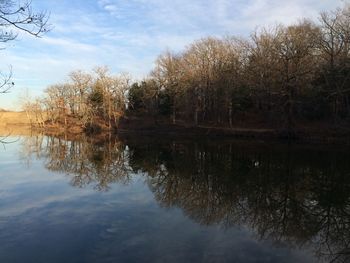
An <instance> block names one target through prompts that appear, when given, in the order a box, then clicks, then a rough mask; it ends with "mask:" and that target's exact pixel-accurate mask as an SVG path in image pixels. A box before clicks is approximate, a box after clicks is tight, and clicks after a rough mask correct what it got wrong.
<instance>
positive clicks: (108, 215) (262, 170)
mask: <svg viewBox="0 0 350 263" xmlns="http://www.w3.org/2000/svg"><path fill="white" fill-rule="evenodd" d="M0 155H1V156H0V158H1V159H0V160H1V161H0V197H1V198H0V262H35V263H40V262H45V263H48V262H65V263H69V262H320V261H324V262H331V261H332V262H348V261H350V249H349V246H350V161H349V160H350V152H349V151H347V150H346V149H344V150H339V149H326V150H325V149H322V148H320V147H317V148H315V147H305V146H288V145H271V144H266V143H253V142H237V141H213V140H210V141H202V142H201V141H198V142H194V141H191V140H174V139H168V140H167V139H164V140H159V139H146V138H143V139H140V138H138V139H135V138H127V139H125V138H124V139H119V140H118V139H106V140H103V141H102V140H100V141H98V142H96V141H95V142H91V140H89V139H84V138H81V139H79V140H69V139H66V140H64V139H58V138H54V137H45V136H35V137H21V138H20V139H19V140H18V141H16V142H14V143H11V144H8V145H6V146H5V149H4V148H1V149H0Z"/></svg>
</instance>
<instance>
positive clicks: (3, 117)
mask: <svg viewBox="0 0 350 263" xmlns="http://www.w3.org/2000/svg"><path fill="white" fill-rule="evenodd" d="M255 126H256V127H254V125H250V126H248V125H245V126H244V124H241V126H238V125H236V126H235V127H232V128H228V127H219V126H213V125H209V124H206V125H198V126H193V125H191V124H188V123H184V122H177V123H176V124H172V123H170V122H169V120H168V119H166V118H163V119H154V118H152V117H125V118H122V119H120V121H119V124H118V127H112V128H109V127H108V126H107V125H106V124H105V123H103V122H102V121H98V120H97V121H96V123H94V124H93V127H95V128H94V129H90V130H87V129H84V127H83V126H82V124H81V123H79V122H78V121H77V120H76V119H73V118H68V122H67V123H66V125H64V123H60V122H58V123H46V124H45V127H41V126H38V125H33V124H32V123H30V120H29V119H28V117H27V115H26V113H25V112H8V111H5V112H1V113H0V136H6V135H8V134H17V135H18V134H22V133H24V134H28V133H30V132H31V130H36V131H39V132H41V133H45V134H49V135H59V134H67V133H69V134H72V135H73V134H74V135H79V134H84V133H85V134H87V135H88V136H90V137H93V136H95V137H98V136H101V134H108V133H113V134H123V135H125V134H133V135H155V136H172V137H174V136H176V137H177V136H179V137H192V138H193V137H208V138H211V137H216V138H218V137H223V138H230V137H232V138H244V139H263V140H293V141H298V142H305V143H326V144H346V145H350V128H349V127H345V126H339V125H338V126H334V125H333V126H332V125H329V124H325V123H313V124H310V123H308V124H304V125H299V126H297V127H296V128H295V129H293V131H292V133H290V132H288V131H287V130H286V129H283V128H276V127H274V128H269V127H267V128H266V127H263V125H261V124H260V125H258V124H257V125H255Z"/></svg>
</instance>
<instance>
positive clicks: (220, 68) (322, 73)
mask: <svg viewBox="0 0 350 263" xmlns="http://www.w3.org/2000/svg"><path fill="white" fill-rule="evenodd" d="M349 49H350V6H349V5H345V6H344V7H343V8H339V9H337V10H335V11H329V12H323V13H321V14H320V16H319V20H318V23H316V22H312V21H311V20H307V19H304V20H301V21H299V22H297V23H295V24H293V25H289V26H284V25H276V26H273V27H270V28H263V29H260V30H257V31H255V32H253V33H252V34H251V35H250V37H249V38H238V37H234V36H228V37H224V38H215V37H208V38H203V39H200V40H198V41H195V42H194V43H192V44H191V45H189V46H188V47H187V48H186V49H185V50H184V51H182V52H180V53H174V52H170V51H167V52H165V53H163V54H161V55H160V56H159V57H158V59H157V61H156V65H155V68H154V69H153V71H152V73H151V74H150V76H149V78H147V79H146V80H144V81H143V82H141V83H136V84H134V85H132V87H131V89H130V93H129V100H130V107H131V109H132V111H134V112H141V113H142V112H144V113H145V112H146V113H152V114H156V115H159V114H163V115H168V116H171V120H172V122H173V123H176V122H181V121H185V122H190V123H193V125H199V124H205V123H212V124H216V125H223V126H230V127H232V126H233V125H234V124H237V123H240V122H242V121H243V120H244V122H247V121H248V122H249V121H251V122H253V123H255V124H256V123H259V122H261V123H265V124H266V123H267V124H269V125H272V126H273V125H275V126H279V127H280V126H281V125H284V127H286V128H289V129H292V128H293V127H294V126H295V123H296V121H298V122H303V121H324V120H326V121H331V122H335V123H339V122H340V121H344V120H348V119H349V117H350V97H349V94H350V93H349V92H350V89H349V84H350V79H349V77H350V76H349V73H350V63H349V62H350V60H349V54H350V53H349Z"/></svg>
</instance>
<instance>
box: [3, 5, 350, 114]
mask: <svg viewBox="0 0 350 263" xmlns="http://www.w3.org/2000/svg"><path fill="white" fill-rule="evenodd" d="M342 3H343V1H342V0H284V1H283V0H247V1H244V0H216V1H215V0H212V1H210V0H59V1H57V0H32V5H33V9H34V10H47V11H48V12H50V14H51V15H50V24H52V30H51V32H49V33H48V34H46V35H45V36H44V37H43V38H40V39H36V38H33V37H30V36H28V35H25V34H21V35H20V36H19V37H18V39H17V40H15V41H12V42H10V43H8V44H7V45H6V49H5V50H0V54H1V63H0V70H2V71H6V70H7V69H8V67H9V66H10V65H11V66H12V68H13V74H14V77H13V80H14V82H15V87H14V88H13V89H12V90H11V92H10V93H9V94H2V95H0V108H7V109H16V108H18V98H19V96H20V95H21V94H23V93H24V91H25V90H29V93H30V94H31V95H32V96H38V95H40V94H42V91H43V90H44V89H45V88H46V87H47V86H48V85H50V84H54V83H59V82H63V81H65V80H66V79H67V74H68V73H69V72H71V71H72V70H76V69H82V70H86V71H90V70H91V69H93V68H94V67H95V66H99V65H107V66H108V67H109V68H110V70H111V72H112V73H119V72H129V73H130V74H131V75H132V76H133V77H134V79H141V78H142V77H144V76H146V75H147V73H148V72H149V71H150V70H151V69H152V67H153V65H154V64H153V63H154V61H155V59H156V58H157V56H158V55H159V54H160V53H161V52H163V51H165V50H167V49H170V50H174V51H180V50H182V49H183V48H184V47H186V45H188V44H190V43H191V42H192V41H194V40H196V39H199V38H202V37H206V36H209V35H210V36H225V35H237V36H249V34H250V33H251V32H252V31H253V30H255V29H256V28H257V27H263V26H268V25H273V24H275V23H283V24H290V23H293V22H295V21H297V20H298V19H301V18H303V17H308V18H312V19H314V20H316V19H317V17H318V14H319V12H321V11H324V10H331V9H335V8H336V7H340V6H342Z"/></svg>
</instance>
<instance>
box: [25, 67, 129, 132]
mask: <svg viewBox="0 0 350 263" xmlns="http://www.w3.org/2000/svg"><path fill="white" fill-rule="evenodd" d="M129 82H130V77H129V76H128V74H119V75H112V74H110V72H109V69H108V68H107V67H97V68H95V69H94V70H93V72H92V73H86V72H83V71H81V70H77V71H73V72H71V73H70V74H69V80H68V81H66V82H63V83H59V84H54V85H51V86H49V87H47V88H46V89H45V90H44V96H42V97H41V98H36V99H35V100H31V99H26V98H23V99H22V107H23V109H24V110H25V111H26V112H27V115H28V117H29V118H31V119H32V122H33V123H35V124H39V125H42V126H45V124H46V123H47V122H49V123H50V124H58V125H62V126H67V125H68V124H69V122H72V121H73V122H74V123H75V124H81V125H82V126H83V127H84V128H87V129H97V128H99V127H100V126H99V125H106V126H107V128H109V129H112V128H113V127H115V126H117V124H118V121H119V118H120V117H121V116H122V115H123V114H124V112H125V108H126V101H127V90H128V87H129V86H130V84H129Z"/></svg>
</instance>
